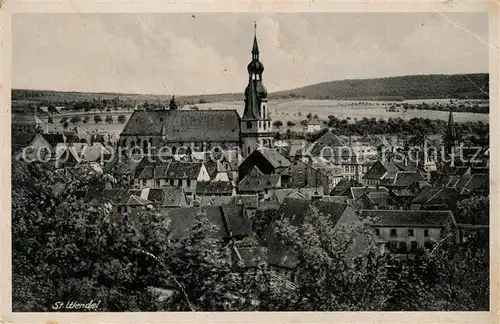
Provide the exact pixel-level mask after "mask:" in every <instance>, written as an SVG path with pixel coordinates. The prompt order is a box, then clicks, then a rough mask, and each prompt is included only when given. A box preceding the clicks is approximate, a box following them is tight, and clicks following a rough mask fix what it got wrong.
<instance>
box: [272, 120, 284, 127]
mask: <svg viewBox="0 0 500 324" xmlns="http://www.w3.org/2000/svg"><path fill="white" fill-rule="evenodd" d="M273 126H274V127H276V128H280V127H281V126H283V122H282V121H281V120H276V121H275V122H274V123H273Z"/></svg>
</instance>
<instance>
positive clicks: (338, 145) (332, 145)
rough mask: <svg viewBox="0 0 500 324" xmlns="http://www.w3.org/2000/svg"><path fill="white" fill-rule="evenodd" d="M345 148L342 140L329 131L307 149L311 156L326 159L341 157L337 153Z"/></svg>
mask: <svg viewBox="0 0 500 324" xmlns="http://www.w3.org/2000/svg"><path fill="white" fill-rule="evenodd" d="M344 147H345V145H344V143H343V142H342V140H341V139H340V138H339V137H338V136H337V135H335V134H333V133H332V132H331V131H329V132H327V133H325V134H324V135H323V136H321V137H320V138H319V139H318V140H317V141H316V142H314V143H313V144H312V145H311V146H310V147H309V150H308V151H309V152H308V153H309V154H310V155H311V156H322V157H324V158H328V157H331V156H339V155H340V156H341V155H342V154H341V153H339V152H341V151H342V149H343V148H344Z"/></svg>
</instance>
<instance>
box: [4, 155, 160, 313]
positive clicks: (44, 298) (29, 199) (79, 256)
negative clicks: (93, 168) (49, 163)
mask: <svg viewBox="0 0 500 324" xmlns="http://www.w3.org/2000/svg"><path fill="white" fill-rule="evenodd" d="M16 162H17V161H16ZM49 174H50V173H49ZM48 181H49V179H47V178H45V176H44V177H42V178H37V177H34V176H33V170H32V167H31V166H30V165H26V164H24V163H17V165H13V191H14V192H15V194H16V196H15V198H13V202H12V238H13V243H12V269H13V277H12V280H13V292H12V294H13V295H12V298H13V309H14V310H16V311H53V309H52V308H51V307H52V305H53V303H54V301H58V300H79V299H80V298H85V299H88V300H91V299H93V300H96V299H97V300H102V303H101V304H100V310H102V311H113V310H114V311H120V310H122V311H123V310H139V309H143V310H156V309H157V306H158V305H157V304H156V302H155V300H154V299H153V298H152V296H151V294H150V293H149V291H148V289H147V287H148V286H149V285H153V286H161V285H165V280H166V279H165V274H164V271H163V269H160V267H159V266H158V265H157V264H156V262H154V261H152V260H150V259H149V258H148V257H147V256H146V255H145V254H144V253H143V252H141V251H154V252H155V253H163V250H164V249H165V244H164V242H166V236H165V235H166V233H168V232H167V231H165V229H166V227H165V226H166V224H164V223H161V220H158V219H148V224H145V225H144V226H143V227H142V230H143V232H142V233H140V232H139V231H138V230H137V229H136V228H135V227H134V226H132V223H130V222H115V221H113V219H112V218H111V210H110V208H108V207H106V206H105V205H103V206H97V207H93V206H91V205H89V204H87V203H84V202H83V201H82V200H79V199H77V198H75V197H74V196H73V192H74V191H73V190H74V189H77V188H78V186H79V185H80V184H74V183H72V184H70V185H69V186H71V188H68V189H69V191H67V192H66V194H64V197H60V198H55V197H53V196H52V195H51V194H50V190H47V189H46V187H47V184H48ZM69 214H71V215H72V217H67V215H69ZM155 242H156V243H155ZM155 277H156V278H155Z"/></svg>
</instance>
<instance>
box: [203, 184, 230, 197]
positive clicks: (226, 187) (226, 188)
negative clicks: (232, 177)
mask: <svg viewBox="0 0 500 324" xmlns="http://www.w3.org/2000/svg"><path fill="white" fill-rule="evenodd" d="M233 188H234V186H233V184H232V183H231V182H228V181H208V182H201V181H199V182H198V183H197V184H196V193H197V194H198V195H208V196H211V195H224V194H226V195H227V194H229V195H230V194H232V192H233Z"/></svg>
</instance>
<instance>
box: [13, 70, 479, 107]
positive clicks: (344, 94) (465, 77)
mask: <svg viewBox="0 0 500 324" xmlns="http://www.w3.org/2000/svg"><path fill="white" fill-rule="evenodd" d="M488 82H489V75H488V74H485V73H482V74H454V75H439V74H436V75H411V76H401V77H389V78H376V79H359V80H342V81H331V82H323V83H317V84H313V85H309V86H306V87H302V88H297V89H292V90H286V91H279V92H274V93H270V95H269V99H282V98H305V99H355V100H405V99H439V98H458V99H463V98H468V99H487V98H488V91H489V84H488ZM242 92H243V90H242ZM170 96H171V95H167V94H166V95H148V94H123V93H85V92H61V91H43V90H42V91H40V90H18V89H13V90H12V100H15V101H25V102H30V101H31V102H47V103H63V102H65V101H92V100H93V99H94V100H113V99H115V100H119V101H121V102H128V103H129V104H132V103H142V102H143V101H145V100H147V101H149V102H168V100H170ZM178 99H179V100H180V101H181V102H182V103H185V104H198V103H206V102H226V101H236V100H243V93H225V94H210V95H193V96H179V97H178Z"/></svg>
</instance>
